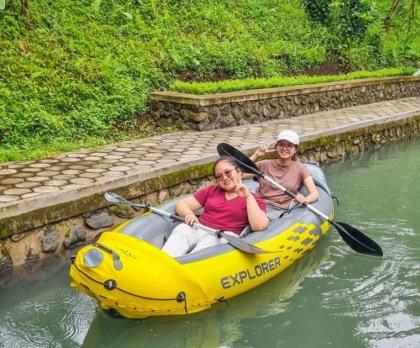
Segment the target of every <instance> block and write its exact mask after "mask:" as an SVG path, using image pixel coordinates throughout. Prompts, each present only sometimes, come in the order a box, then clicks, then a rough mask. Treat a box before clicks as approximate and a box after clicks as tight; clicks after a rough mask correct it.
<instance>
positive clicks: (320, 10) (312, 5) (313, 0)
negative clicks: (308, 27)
mask: <svg viewBox="0 0 420 348" xmlns="http://www.w3.org/2000/svg"><path fill="white" fill-rule="evenodd" d="M301 2H302V5H303V7H304V9H305V12H306V13H307V14H308V16H309V17H310V18H311V19H312V20H313V21H315V22H319V23H321V24H327V22H328V20H329V16H330V13H331V8H330V4H331V2H332V0H301Z"/></svg>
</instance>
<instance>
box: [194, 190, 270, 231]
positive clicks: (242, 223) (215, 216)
mask: <svg viewBox="0 0 420 348" xmlns="http://www.w3.org/2000/svg"><path fill="white" fill-rule="evenodd" d="M193 197H194V198H195V199H196V200H197V201H198V202H199V203H200V204H201V205H202V206H203V207H204V212H203V214H201V216H200V218H199V221H200V223H202V224H203V225H205V226H208V227H211V228H214V229H217V230H223V231H232V232H235V233H238V234H239V233H241V231H242V230H243V229H244V228H245V227H246V226H247V225H249V221H248V214H247V209H246V198H244V197H235V198H233V199H230V200H227V199H226V196H225V191H223V190H222V189H221V188H219V186H215V185H213V186H208V187H205V188H203V189H201V190H199V191H197V192H196V193H194V194H193ZM254 197H255V200H256V201H257V204H258V206H259V207H260V209H261V210H262V211H264V212H265V211H266V208H265V204H264V201H263V200H262V199H261V198H260V197H259V196H258V195H254Z"/></svg>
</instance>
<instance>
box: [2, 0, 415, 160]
mask: <svg viewBox="0 0 420 348" xmlns="http://www.w3.org/2000/svg"><path fill="white" fill-rule="evenodd" d="M0 1H3V2H1V3H0V5H1V4H6V7H5V9H4V10H2V11H0V61H1V64H0V152H1V154H3V155H1V154H0V158H7V159H13V158H17V157H18V156H19V155H18V154H19V153H22V154H25V153H26V155H27V156H35V157H36V156H38V155H31V154H30V153H31V152H29V151H30V149H34V153H40V152H42V151H38V150H39V149H40V148H45V149H49V150H48V151H50V152H54V151H56V150H60V149H62V148H63V147H65V148H66V149H70V147H71V145H72V144H73V146H74V148H77V147H78V146H83V144H86V143H89V142H91V141H92V139H96V141H97V142H98V143H103V142H109V141H112V140H115V139H116V138H115V134H116V133H118V134H120V133H119V132H118V131H117V130H118V129H122V130H124V131H127V130H129V131H131V132H134V133H135V134H136V135H137V136H145V135H150V134H155V133H156V132H161V130H160V129H159V128H158V127H157V126H156V125H153V123H152V122H149V123H148V126H145V125H144V124H139V123H138V122H137V115H138V114H140V113H143V112H147V111H148V107H147V105H148V96H149V94H150V91H151V90H155V89H165V88H167V86H168V85H169V84H170V83H171V82H172V81H173V80H174V79H181V80H184V81H185V80H187V81H189V80H199V81H212V80H218V79H252V78H258V77H278V76H281V75H287V74H289V75H290V74H297V73H299V72H300V73H302V72H305V71H309V70H311V69H313V68H316V67H317V66H319V65H321V64H322V63H324V62H326V61H331V60H332V61H336V62H341V61H344V62H346V64H347V66H348V70H356V69H360V68H363V69H378V68H382V67H387V66H388V67H389V66H404V65H406V64H407V63H408V64H412V65H415V64H416V62H417V61H418V60H419V56H420V54H419V47H420V42H419V37H420V35H419V29H418V28H420V25H419V23H418V17H416V19H415V20H416V22H415V25H413V29H412V30H411V31H409V30H407V27H406V24H405V22H404V21H403V20H402V19H401V18H399V17H398V14H397V16H396V17H395V18H394V20H393V26H392V28H391V30H390V32H389V33H385V32H384V30H383V27H382V23H383V21H384V19H385V17H386V15H387V14H388V13H389V8H388V7H387V5H386V4H384V3H383V2H373V1H367V0H366V1H358V2H355V1H352V2H351V3H352V4H353V5H351V6H353V7H346V6H347V5H346V4H348V1H344V0H334V1H333V0H331V1H328V0H316V1H313V3H315V4H316V5H317V7H316V9H314V10H313V11H315V10H317V11H318V12H316V11H315V12H313V13H312V12H311V13H312V14H311V18H309V17H308V15H307V14H306V13H308V11H312V10H308V8H304V6H302V4H306V6H307V7H308V6H309V4H310V2H309V1H303V0H236V1H229V0H214V1H207V0H184V1H169V0H163V1H157V0H122V1H111V0H81V1H78V2H77V5H76V6H75V2H74V1H71V0H62V1H59V2H57V1H49V0H38V1H31V2H30V9H29V11H27V13H26V15H22V13H21V12H22V1H20V0H8V1H7V3H6V2H5V1H4V0H0ZM349 6H350V5H349ZM350 10H351V11H353V10H354V13H353V12H351V11H350ZM346 11H347V12H346ZM316 13H318V14H316ZM347 15H348V16H350V17H349V19H348V18H347V17H346V16H347ZM315 18H317V19H316V20H315ZM230 83H231V82H226V84H230ZM235 88H236V87H235ZM129 134H132V133H129ZM119 136H120V135H119ZM93 143H95V141H93ZM61 144H67V145H65V146H64V145H61ZM66 146H67V147H66ZM1 156H3V157H1ZM19 158H20V157H19Z"/></svg>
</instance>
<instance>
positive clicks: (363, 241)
mask: <svg viewBox="0 0 420 348" xmlns="http://www.w3.org/2000/svg"><path fill="white" fill-rule="evenodd" d="M330 222H331V223H332V224H333V225H334V227H335V228H336V229H337V231H338V233H339V234H340V236H341V238H343V240H344V241H345V242H346V243H347V244H348V246H349V247H350V248H352V249H353V250H355V251H357V252H359V253H362V254H368V255H374V256H383V254H384V253H383V251H382V249H381V247H380V246H379V245H378V244H377V243H376V242H375V241H373V240H372V239H370V238H369V237H368V236H366V235H365V234H363V233H362V232H360V231H359V230H358V229H356V228H354V227H353V226H351V225H349V224H346V223H345V222H337V221H330Z"/></svg>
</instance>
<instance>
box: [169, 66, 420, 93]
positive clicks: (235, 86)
mask: <svg viewBox="0 0 420 348" xmlns="http://www.w3.org/2000/svg"><path fill="white" fill-rule="evenodd" d="M415 70H416V69H415V68H389V69H381V70H376V71H355V72H351V73H347V74H341V75H328V76H296V77H274V78H270V79H245V80H225V81H220V82H201V83H197V82H196V83H188V82H183V81H175V82H174V83H172V85H171V86H170V88H171V90H174V91H177V92H183V93H192V94H214V93H224V92H233V91H240V90H250V89H261V88H273V87H288V86H297V85H309V84H314V83H325V82H334V81H343V80H354V79H364V78H373V77H392V76H404V75H412V74H413V73H414V72H415Z"/></svg>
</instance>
